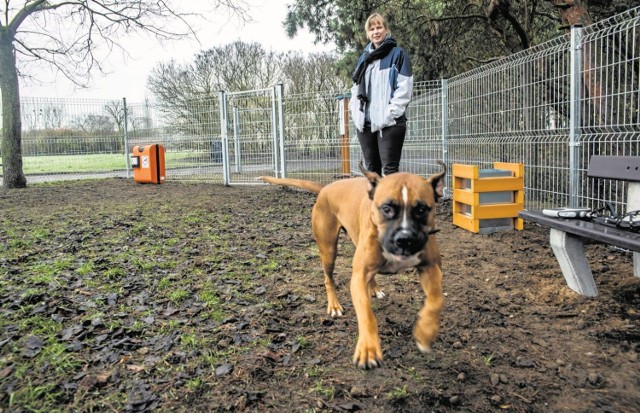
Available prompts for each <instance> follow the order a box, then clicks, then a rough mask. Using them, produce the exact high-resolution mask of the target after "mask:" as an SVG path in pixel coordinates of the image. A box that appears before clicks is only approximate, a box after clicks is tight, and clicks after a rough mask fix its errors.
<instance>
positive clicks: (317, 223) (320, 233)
mask: <svg viewBox="0 0 640 413" xmlns="http://www.w3.org/2000/svg"><path fill="white" fill-rule="evenodd" d="M312 222H313V235H314V237H315V239H316V243H317V244H318V250H319V252H320V261H321V262H322V270H323V272H324V285H325V287H326V289H327V314H329V315H330V316H331V317H341V316H342V314H343V313H344V309H343V308H342V306H341V305H340V302H339V300H338V294H337V292H336V283H335V281H334V279H333V270H334V268H335V263H336V255H337V253H338V236H339V235H340V223H339V222H338V220H337V219H336V218H335V216H333V215H328V214H323V213H321V212H318V211H317V210H316V209H315V208H314V210H313V219H312Z"/></svg>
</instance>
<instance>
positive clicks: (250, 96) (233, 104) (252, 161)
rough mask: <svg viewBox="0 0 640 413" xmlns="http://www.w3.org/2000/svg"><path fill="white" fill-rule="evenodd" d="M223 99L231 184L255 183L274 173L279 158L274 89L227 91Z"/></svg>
mask: <svg viewBox="0 0 640 413" xmlns="http://www.w3.org/2000/svg"><path fill="white" fill-rule="evenodd" d="M224 98H225V99H226V108H225V109H226V111H224V109H223V111H224V112H225V116H226V139H227V142H226V143H225V142H224V141H223V149H224V150H225V151H228V152H227V153H228V171H229V174H230V176H229V183H230V184H241V183H255V182H256V181H255V178H257V177H259V176H261V175H273V174H274V173H275V171H276V170H277V165H278V159H279V158H278V157H279V154H278V152H277V151H278V145H277V137H278V129H277V126H278V114H277V101H276V94H275V89H273V88H269V89H261V90H252V91H247V92H234V93H225V94H224ZM222 127H223V128H224V127H225V125H223V126H222ZM223 136H224V134H223Z"/></svg>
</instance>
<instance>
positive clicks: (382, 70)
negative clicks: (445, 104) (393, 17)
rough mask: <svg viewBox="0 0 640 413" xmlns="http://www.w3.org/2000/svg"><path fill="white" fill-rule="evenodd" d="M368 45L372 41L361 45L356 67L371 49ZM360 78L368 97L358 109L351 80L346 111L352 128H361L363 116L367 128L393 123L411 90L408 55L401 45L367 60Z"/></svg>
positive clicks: (411, 72) (375, 129) (355, 91)
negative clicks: (347, 110)
mask: <svg viewBox="0 0 640 413" xmlns="http://www.w3.org/2000/svg"><path fill="white" fill-rule="evenodd" d="M371 47H372V44H371V43H369V44H368V45H367V47H366V48H365V53H363V54H362V55H361V56H360V59H359V60H358V64H357V65H356V71H357V69H358V67H359V66H360V65H362V64H364V58H365V56H366V54H367V53H366V51H368V52H372V51H373V49H372V48H371ZM364 81H365V82H367V83H366V90H367V95H368V98H369V102H368V103H367V105H366V106H367V108H365V110H364V111H362V110H360V107H361V105H360V100H359V99H358V98H357V95H358V85H357V84H355V85H354V86H353V88H352V89H351V101H350V103H349V111H350V112H351V118H352V119H353V123H354V125H355V126H356V128H357V129H358V130H359V131H360V132H362V131H363V129H364V125H365V120H369V121H370V122H371V132H376V131H378V130H380V129H383V128H386V127H388V126H392V125H395V124H396V120H397V119H398V118H400V117H401V116H402V115H404V112H405V110H406V108H407V105H408V104H409V102H410V101H411V95H412V93H413V71H412V69H411V61H410V59H409V55H408V54H407V53H406V52H405V51H404V50H403V49H402V48H400V47H397V46H396V47H394V48H393V49H391V51H390V52H389V53H388V54H387V55H386V56H384V57H383V58H381V59H378V60H374V61H373V62H371V63H370V64H369V66H368V67H367V70H366V72H365V80H364ZM366 112H368V115H369V116H368V117H367V116H366V115H367V113H366ZM365 118H367V119H365Z"/></svg>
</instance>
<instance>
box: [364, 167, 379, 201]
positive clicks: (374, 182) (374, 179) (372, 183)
mask: <svg viewBox="0 0 640 413" xmlns="http://www.w3.org/2000/svg"><path fill="white" fill-rule="evenodd" d="M360 172H362V175H364V176H365V178H367V180H368V181H369V199H373V194H375V192H376V187H377V186H378V182H380V179H382V178H381V177H380V175H378V174H377V173H375V172H371V171H367V170H366V168H365V167H364V162H362V161H360Z"/></svg>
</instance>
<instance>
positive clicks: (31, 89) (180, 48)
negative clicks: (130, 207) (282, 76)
mask: <svg viewBox="0 0 640 413" xmlns="http://www.w3.org/2000/svg"><path fill="white" fill-rule="evenodd" d="M182 1H183V5H184V4H187V3H189V2H192V3H193V4H194V7H196V9H195V10H199V9H198V6H199V5H201V4H202V3H201V0H200V1H198V0H182ZM291 1H292V0H248V3H250V4H251V5H252V7H251V10H250V15H251V17H252V18H253V19H254V22H253V23H246V24H244V23H241V22H239V21H237V20H229V18H228V15H227V14H226V13H216V14H215V15H213V16H211V17H208V18H209V20H210V21H209V22H208V23H205V22H200V23H199V24H198V26H199V27H197V28H196V31H197V33H198V38H199V39H200V44H199V43H198V42H197V41H196V40H195V39H190V40H183V41H180V42H178V41H175V42H171V43H167V44H165V45H164V46H162V45H159V44H157V43H156V42H154V41H152V40H148V39H140V38H131V39H123V40H122V41H121V42H120V43H121V44H122V45H123V47H124V48H125V49H126V50H127V51H128V53H129V54H130V55H131V56H130V57H128V58H127V57H125V56H122V53H119V52H114V53H112V54H111V56H110V57H109V60H108V61H107V62H106V64H105V70H107V71H109V72H110V73H109V74H108V75H106V76H103V75H101V74H100V73H98V72H96V73H94V78H93V82H92V84H91V87H90V88H88V89H78V88H77V87H75V86H74V85H73V84H71V83H70V82H69V81H67V80H66V79H64V78H63V76H60V75H58V76H57V77H56V76H54V74H52V73H43V74H42V75H41V76H40V79H42V80H44V81H45V83H44V84H42V85H36V84H25V83H22V84H21V90H20V95H21V96H23V97H47V98H91V99H120V98H123V97H126V98H127V100H128V101H129V102H141V101H143V100H144V98H145V94H146V83H147V76H148V75H149V73H150V72H151V70H152V69H153V68H154V67H155V66H156V65H157V63H158V62H167V61H169V60H170V59H171V58H175V59H176V60H177V61H178V62H180V63H190V62H191V61H192V60H193V57H194V56H195V54H196V53H197V52H198V51H200V50H207V49H210V48H212V47H216V46H223V45H226V44H229V43H231V42H233V41H236V40H242V41H244V42H258V43H260V44H262V46H263V47H264V48H265V49H266V50H274V51H282V52H285V51H302V52H321V51H332V50H334V48H333V46H328V45H314V44H313V39H314V38H313V36H312V35H311V34H309V33H308V32H304V33H302V32H301V33H298V35H297V36H296V37H295V38H294V39H289V38H288V37H287V35H286V33H285V31H284V28H283V27H282V22H283V21H284V19H285V17H286V14H287V3H290V2H291ZM192 10H194V9H192ZM211 14H213V13H211Z"/></svg>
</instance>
